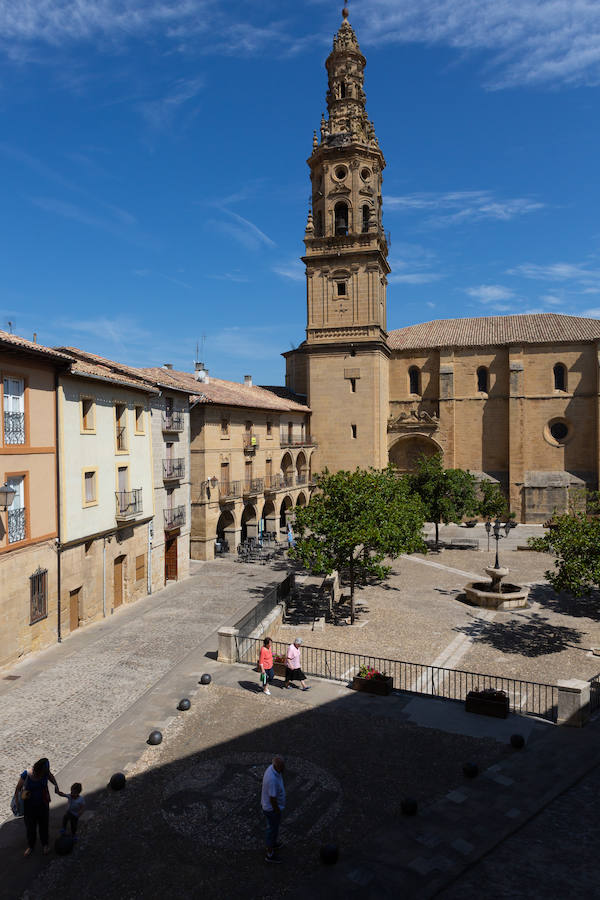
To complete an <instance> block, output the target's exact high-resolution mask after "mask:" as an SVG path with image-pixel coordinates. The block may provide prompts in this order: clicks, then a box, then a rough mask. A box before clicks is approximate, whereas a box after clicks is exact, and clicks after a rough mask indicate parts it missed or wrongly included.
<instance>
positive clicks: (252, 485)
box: [244, 478, 265, 497]
mask: <svg viewBox="0 0 600 900" xmlns="http://www.w3.org/2000/svg"><path fill="white" fill-rule="evenodd" d="M264 489H265V479H264V478H250V480H249V481H245V482H244V497H251V496H254V495H256V494H262V492H263V491H264Z"/></svg>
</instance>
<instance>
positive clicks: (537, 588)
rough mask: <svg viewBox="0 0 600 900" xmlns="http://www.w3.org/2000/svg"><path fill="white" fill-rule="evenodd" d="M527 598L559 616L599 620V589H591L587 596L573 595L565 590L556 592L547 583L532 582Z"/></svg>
mask: <svg viewBox="0 0 600 900" xmlns="http://www.w3.org/2000/svg"><path fill="white" fill-rule="evenodd" d="M529 599H530V600H531V601H532V602H535V603H539V605H540V606H542V607H544V609H547V610H549V611H550V612H554V613H557V614H558V615H560V616H572V617H573V618H583V619H591V620H592V621H593V622H600V591H592V593H591V594H589V596H584V597H574V596H573V595H572V594H568V593H567V592H566V591H561V592H560V593H556V591H555V590H554V589H553V588H552V587H551V586H550V585H549V584H534V585H532V586H531V589H530V591H529Z"/></svg>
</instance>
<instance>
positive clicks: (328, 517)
mask: <svg viewBox="0 0 600 900" xmlns="http://www.w3.org/2000/svg"><path fill="white" fill-rule="evenodd" d="M316 482H317V487H318V490H317V491H316V492H315V493H314V494H313V496H312V497H311V500H310V503H309V504H308V506H305V507H300V508H298V507H297V508H296V525H295V528H296V531H297V535H298V536H297V538H296V547H295V548H294V549H293V550H292V551H290V556H292V557H293V558H295V559H298V560H300V561H301V562H302V563H303V564H304V566H306V568H308V569H309V570H310V571H311V572H312V573H314V574H329V573H331V572H332V571H333V570H334V569H337V570H338V571H339V572H340V573H341V572H343V571H347V572H348V573H349V580H350V618H351V621H352V622H354V619H355V612H354V587H355V584H356V581H357V580H358V579H361V578H366V577H367V576H369V575H371V576H375V577H376V578H378V579H380V580H384V579H385V578H387V576H388V574H389V572H390V567H389V566H385V565H383V560H384V559H385V558H386V557H388V558H391V559H393V558H395V557H397V556H398V555H399V554H400V553H413V552H414V551H416V550H422V549H424V544H423V541H422V538H421V530H422V528H423V523H424V521H425V516H424V511H423V506H422V504H421V501H420V500H419V498H418V497H415V496H414V495H412V494H411V492H410V487H409V485H408V483H407V482H406V481H405V480H404V479H401V478H397V477H396V475H395V474H394V473H393V470H392V469H385V470H383V471H377V470H375V469H369V470H364V469H356V470H355V471H354V472H345V471H341V472H336V473H335V474H331V473H330V472H328V471H327V470H325V472H323V473H322V474H321V475H318V476H317V477H316Z"/></svg>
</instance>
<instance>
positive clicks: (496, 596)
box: [465, 566, 529, 609]
mask: <svg viewBox="0 0 600 900" xmlns="http://www.w3.org/2000/svg"><path fill="white" fill-rule="evenodd" d="M508 571H509V570H508V569H504V568H500V567H498V568H496V567H495V566H488V567H487V568H486V569H485V573H486V575H489V576H490V578H491V581H473V582H471V584H468V585H467V586H466V587H465V594H466V597H467V600H468V601H469V602H470V603H473V604H474V605H475V606H483V607H485V608H486V609H521V608H522V607H523V606H527V597H528V596H529V588H528V587H522V586H521V585H520V584H508V583H506V584H503V583H502V579H503V578H506V576H507V575H508Z"/></svg>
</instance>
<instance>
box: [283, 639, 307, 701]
mask: <svg viewBox="0 0 600 900" xmlns="http://www.w3.org/2000/svg"><path fill="white" fill-rule="evenodd" d="M301 643H302V638H299V637H297V638H294V643H293V644H290V646H289V647H288V649H287V655H286V658H285V684H284V685H283V686H284V688H289V687H291V684H290V681H299V682H300V684H301V685H302V690H303V691H307V690H308V689H309V688H308V685H307V684H306V675H305V674H304V672H303V671H302V669H301V668H300V644H301Z"/></svg>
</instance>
